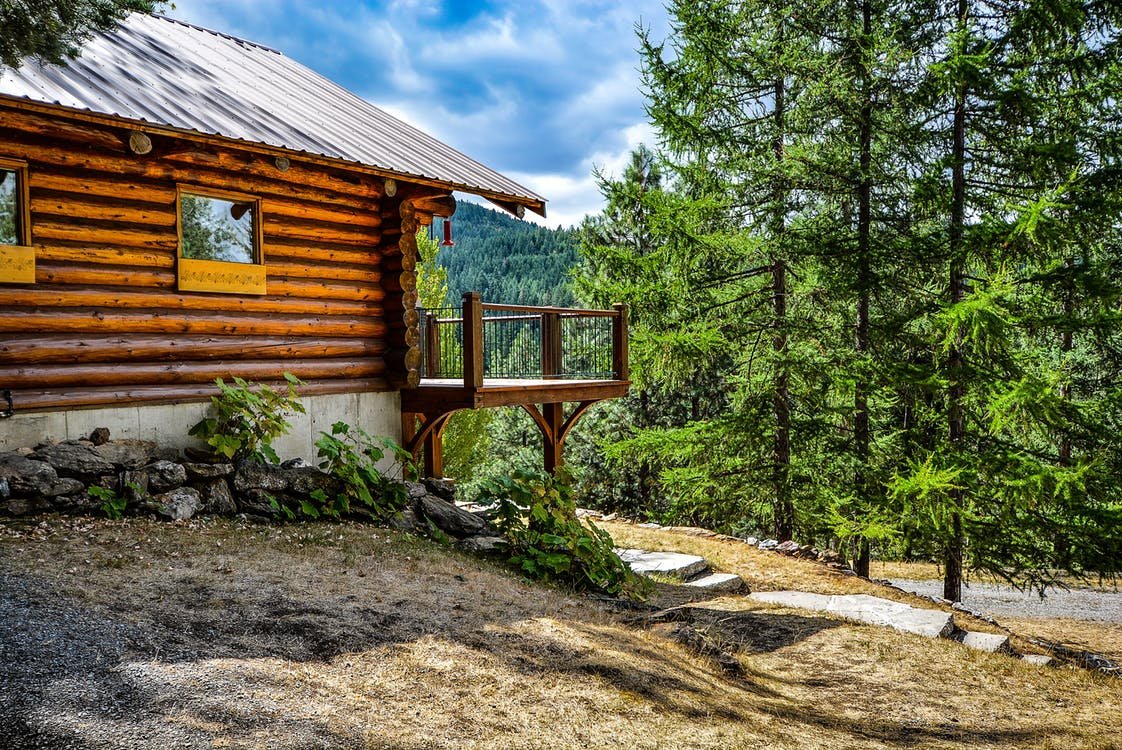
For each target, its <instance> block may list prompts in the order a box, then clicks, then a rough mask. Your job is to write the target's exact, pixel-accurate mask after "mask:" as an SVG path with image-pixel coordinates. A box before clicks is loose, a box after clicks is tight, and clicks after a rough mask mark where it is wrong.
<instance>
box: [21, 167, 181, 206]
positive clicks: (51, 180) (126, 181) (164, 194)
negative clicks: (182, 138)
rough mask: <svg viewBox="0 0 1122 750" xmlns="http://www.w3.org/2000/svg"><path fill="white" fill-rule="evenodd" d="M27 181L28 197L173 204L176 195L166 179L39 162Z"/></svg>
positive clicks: (173, 187) (172, 186) (172, 185)
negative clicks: (57, 195)
mask: <svg viewBox="0 0 1122 750" xmlns="http://www.w3.org/2000/svg"><path fill="white" fill-rule="evenodd" d="M28 182H29V183H30V188H31V197H32V200H34V199H35V197H36V196H38V195H40V194H43V195H48V194H50V193H57V194H60V195H69V194H76V195H87V196H90V197H96V198H113V199H116V200H121V201H142V202H144V203H147V204H171V205H174V203H175V197H176V189H175V185H174V184H171V183H169V182H168V181H167V180H153V179H146V178H144V177H138V176H128V175H119V174H112V173H104V172H88V171H82V172H78V171H75V170H74V169H72V168H69V167H67V168H62V169H60V168H57V167H52V166H49V165H43V164H38V165H36V168H35V169H34V170H32V171H31V173H30V174H29V176H28Z"/></svg>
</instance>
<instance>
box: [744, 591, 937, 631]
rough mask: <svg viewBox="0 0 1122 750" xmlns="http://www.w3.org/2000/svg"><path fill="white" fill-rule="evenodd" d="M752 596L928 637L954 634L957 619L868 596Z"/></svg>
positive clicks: (784, 593)
mask: <svg viewBox="0 0 1122 750" xmlns="http://www.w3.org/2000/svg"><path fill="white" fill-rule="evenodd" d="M750 596H751V598H752V599H755V600H756V601H760V602H765V603H768V604H778V605H780V606H784V607H794V608H796V609H809V610H814V611H818V612H827V613H829V614H832V615H836V616H838V617H841V618H844V619H846V620H853V621H855V622H863V623H868V624H870V625H883V626H885V627H889V628H893V629H894V630H899V631H901V632H904V633H914V634H916V635H922V636H924V637H926V638H946V637H948V636H950V635H951V633H952V632H954V618H953V617H952V615H951V613H950V612H944V611H942V610H938V609H918V608H916V607H910V606H908V605H907V604H901V603H900V602H894V601H892V600H890V599H882V598H880V597H877V596H869V595H868V594H846V595H842V596H829V595H826V594H810V593H807V592H804V591H761V592H757V593H755V594H751V595H750Z"/></svg>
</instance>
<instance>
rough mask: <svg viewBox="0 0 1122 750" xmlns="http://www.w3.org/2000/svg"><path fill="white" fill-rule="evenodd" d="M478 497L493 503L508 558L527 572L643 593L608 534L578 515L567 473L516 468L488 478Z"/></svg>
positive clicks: (582, 586) (590, 587)
mask: <svg viewBox="0 0 1122 750" xmlns="http://www.w3.org/2000/svg"><path fill="white" fill-rule="evenodd" d="M481 502H483V503H486V504H489V505H491V506H492V507H494V508H495V510H496V517H495V520H494V523H495V525H496V526H497V527H498V528H499V529H500V530H501V531H502V532H503V533H504V534H506V536H507V539H508V540H509V550H510V560H511V562H512V563H514V564H515V565H517V566H518V567H519V568H520V569H521V570H523V571H524V572H525V573H526V574H527V575H528V576H530V577H531V578H534V579H537V580H541V581H547V582H553V583H560V584H563V585H567V586H571V587H572V588H574V589H579V590H586V591H603V592H606V593H609V594H613V595H615V594H623V595H625V596H639V595H641V594H642V593H643V589H644V586H643V584H644V582H643V581H642V580H641V579H640V578H639V577H638V576H636V575H635V574H634V573H632V572H631V569H630V568H628V566H627V564H626V563H624V562H623V561H622V560H620V558H619V556H618V555H616V553H615V551H614V545H613V544H612V538H611V536H609V535H608V533H607V532H606V531H604V530H602V529H599V528H597V527H596V526H595V525H594V524H593V523H592V522H590V521H588V522H586V521H582V520H581V519H579V518H577V507H576V502H575V501H574V500H573V492H572V488H571V487H570V485H569V483H568V481H567V480H566V479H564V478H558V477H554V476H550V475H547V474H536V473H533V472H527V471H517V472H515V474H514V475H513V476H510V477H500V478H498V479H492V480H490V481H489V482H487V483H486V484H485V485H484V486H483V490H482V495H481Z"/></svg>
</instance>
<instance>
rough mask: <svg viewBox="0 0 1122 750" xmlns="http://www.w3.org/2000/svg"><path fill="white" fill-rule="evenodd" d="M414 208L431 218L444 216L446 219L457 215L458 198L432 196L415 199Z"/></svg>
mask: <svg viewBox="0 0 1122 750" xmlns="http://www.w3.org/2000/svg"><path fill="white" fill-rule="evenodd" d="M412 203H413V208H414V209H416V210H417V212H419V213H421V212H423V213H426V214H429V216H443V217H445V218H447V217H449V216H451V215H452V214H454V213H456V198H455V197H454V196H452V195H430V196H427V197H424V198H414V199H413V201H412Z"/></svg>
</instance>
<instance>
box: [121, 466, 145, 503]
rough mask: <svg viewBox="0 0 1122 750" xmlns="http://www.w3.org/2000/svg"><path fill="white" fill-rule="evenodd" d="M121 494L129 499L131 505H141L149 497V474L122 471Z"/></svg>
mask: <svg viewBox="0 0 1122 750" xmlns="http://www.w3.org/2000/svg"><path fill="white" fill-rule="evenodd" d="M121 492H122V493H124V495H125V497H127V498H128V499H129V502H130V503H139V502H140V501H141V500H144V499H145V498H147V497H148V495H149V492H148V472H146V471H122V472H121Z"/></svg>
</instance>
